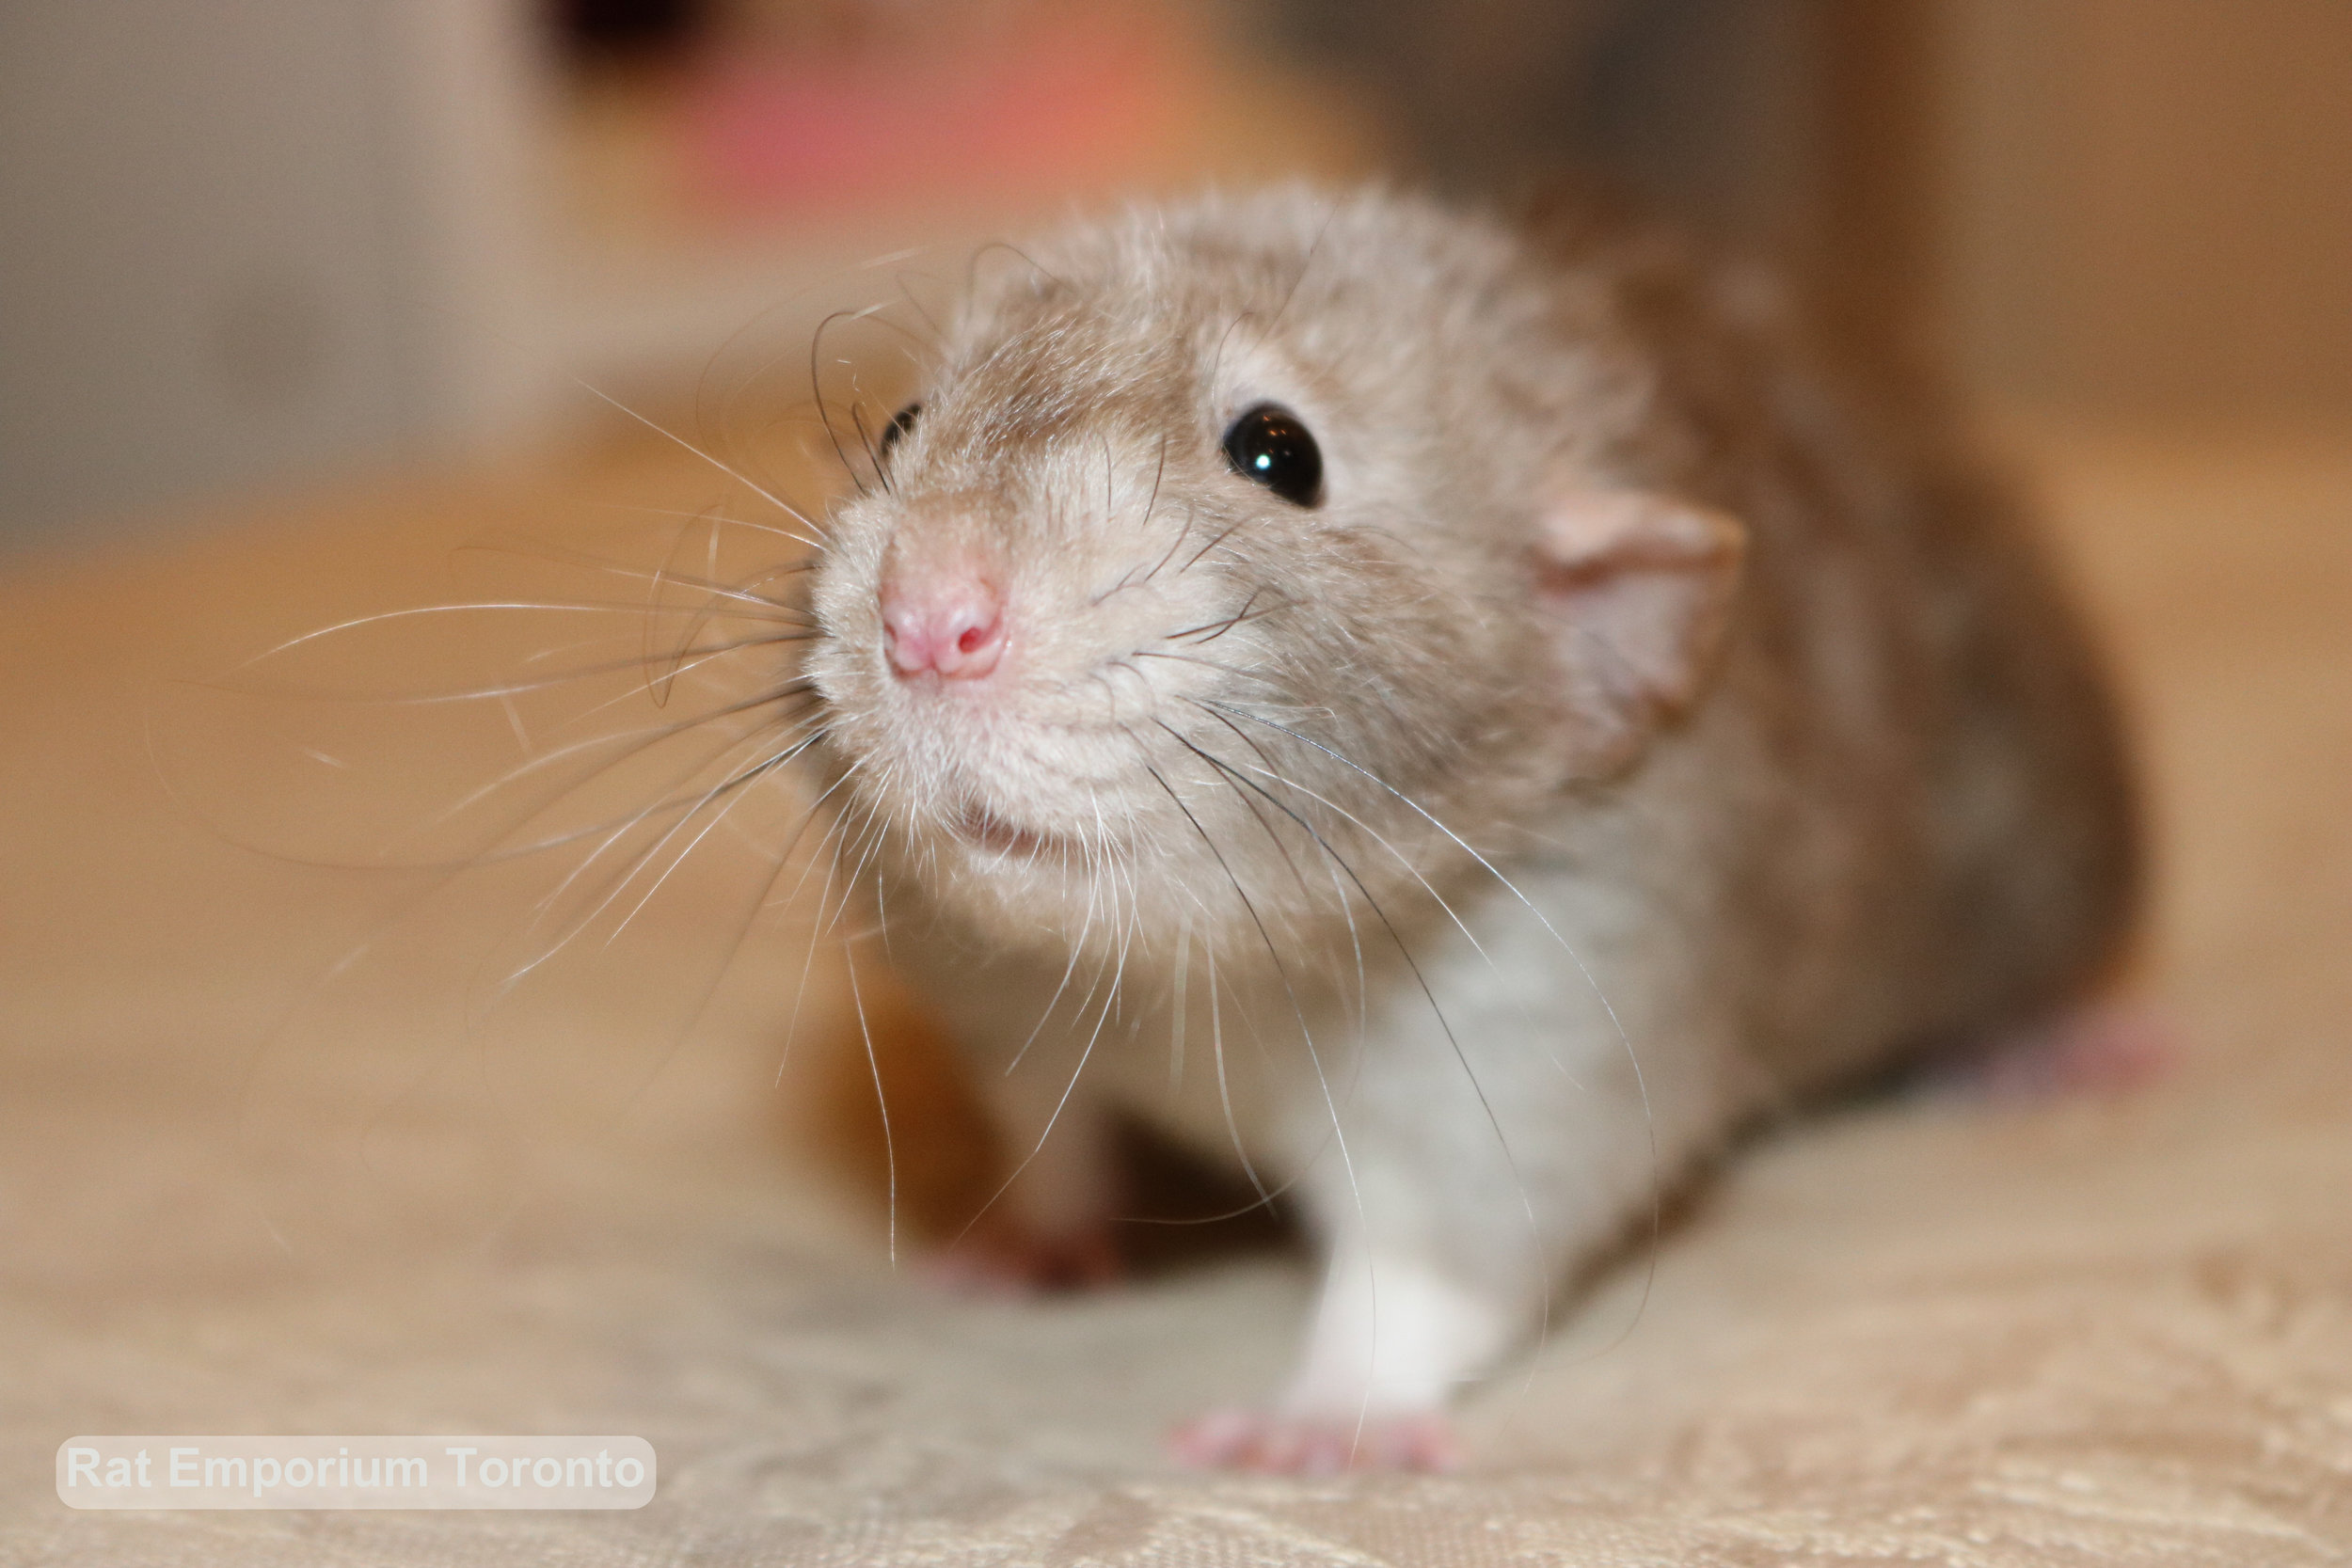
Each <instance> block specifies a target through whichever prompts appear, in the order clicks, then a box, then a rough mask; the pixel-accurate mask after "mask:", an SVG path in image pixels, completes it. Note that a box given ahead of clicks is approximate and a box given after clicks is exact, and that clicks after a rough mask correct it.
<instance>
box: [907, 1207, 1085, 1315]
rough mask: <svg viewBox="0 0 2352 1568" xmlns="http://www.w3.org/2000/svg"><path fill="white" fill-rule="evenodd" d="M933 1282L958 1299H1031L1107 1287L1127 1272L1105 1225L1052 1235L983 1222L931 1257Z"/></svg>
mask: <svg viewBox="0 0 2352 1568" xmlns="http://www.w3.org/2000/svg"><path fill="white" fill-rule="evenodd" d="M926 1272H927V1273H928V1274H929V1275H930V1277H931V1279H932V1280H933V1281H934V1282H936V1283H937V1284H939V1285H941V1286H943V1287H944V1288H946V1289H947V1290H949V1291H955V1292H956V1293H958V1294H960V1295H972V1296H999V1297H1009V1296H1031V1295H1042V1294H1047V1293H1051V1292H1054V1291H1080V1290H1089V1289H1091V1288H1093V1287H1096V1286H1101V1285H1109V1284H1112V1283H1115V1282H1116V1281H1117V1280H1119V1279H1120V1277H1121V1276H1122V1275H1124V1273H1125V1272H1126V1271H1125V1269H1124V1268H1123V1267H1122V1266H1121V1264H1120V1257H1119V1247H1118V1244H1117V1243H1115V1242H1114V1241H1113V1240H1112V1239H1111V1232H1110V1227H1108V1226H1107V1225H1102V1226H1091V1227H1087V1228H1085V1229H1081V1230H1074V1231H1071V1232H1069V1233H1068V1234H1065V1235H1055V1236H1048V1235H1044V1234H1042V1233H1041V1232H1038V1231H1034V1230H1030V1229H1027V1228H1025V1227H1022V1226H1020V1225H1017V1224H1014V1223H1012V1222H1010V1221H1001V1222H1000V1221H992V1220H987V1219H983V1220H982V1221H980V1223H978V1224H977V1225H975V1226H974V1227H972V1228H971V1229H970V1230H969V1231H967V1232H965V1233H964V1235H963V1236H962V1237H961V1238H960V1239H959V1240H958V1241H956V1243H954V1244H953V1245H951V1246H950V1247H949V1248H948V1249H947V1250H946V1252H944V1253H942V1254H940V1255H939V1256H938V1257H936V1258H934V1259H930V1263H929V1265H928V1268H927V1270H926Z"/></svg>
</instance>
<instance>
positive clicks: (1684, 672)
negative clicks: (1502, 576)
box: [1534, 484, 1747, 752]
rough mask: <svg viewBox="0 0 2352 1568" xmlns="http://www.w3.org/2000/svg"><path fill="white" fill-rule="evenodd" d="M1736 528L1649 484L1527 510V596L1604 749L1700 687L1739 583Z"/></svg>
mask: <svg viewBox="0 0 2352 1568" xmlns="http://www.w3.org/2000/svg"><path fill="white" fill-rule="evenodd" d="M1746 549H1747V530H1746V529H1745V528H1743V527H1741V526H1740V523H1739V521H1738V520H1737V519H1736V518H1733V517H1731V516H1730V515H1727V514H1724V513H1722V512H1718V511H1716V510H1714V509H1713V508H1711V507H1708V506H1703V505H1700V504H1698V503H1697V502H1694V501H1689V500H1684V499H1681V498H1680V497H1677V496H1672V495H1668V494H1665V493H1663V492H1661V491H1654V490H1634V489H1613V488H1606V487H1602V486H1597V485H1591V484H1585V485H1578V486H1572V487H1567V488H1563V489H1561V490H1558V491H1555V492H1554V493H1553V494H1552V496H1551V497H1550V498H1549V504H1548V505H1547V506H1546V507H1545V508H1544V510H1543V512H1542V513H1541V514H1540V515H1539V516H1538V518H1537V533H1536V539H1535V550H1534V557H1535V569H1536V592H1537V597H1538V599H1539V601H1540V602H1541V603H1542V605H1543V606H1544V608H1545V609H1546V610H1549V612H1550V613H1551V615H1552V616H1553V618H1554V621H1555V630H1554V634H1553V635H1554V638H1555V641H1556V643H1557V646H1558V648H1559V650H1560V657H1561V661H1562V663H1563V664H1564V665H1565V667H1566V669H1567V671H1568V673H1569V674H1570V678H1571V679H1572V680H1574V681H1575V683H1576V686H1577V689H1578V691H1577V695H1578V698H1579V702H1580V705H1583V706H1587V707H1597V709H1598V710H1599V711H1597V712H1592V713H1590V715H1589V717H1590V718H1591V719H1592V720H1594V721H1597V731H1598V732H1599V733H1597V734H1595V735H1594V736H1591V737H1590V738H1592V739H1593V740H1595V741H1597V742H1599V743H1600V746H1599V749H1600V750H1601V751H1602V752H1619V751H1621V750H1622V749H1623V748H1624V747H1625V746H1626V745H1627V744H1629V743H1638V739H1639V737H1640V736H1641V735H1642V734H1643V733H1644V732H1645V731H1646V730H1647V729H1648V728H1649V726H1650V724H1651V722H1652V721H1656V720H1659V719H1663V718H1667V717H1670V716H1672V715H1674V714H1676V713H1677V712H1679V711H1681V710H1682V709H1683V708H1684V707H1686V706H1688V705H1689V704H1690V703H1691V701H1692V699H1693V698H1695V697H1696V696H1697V695H1698V694H1699V691H1700V689H1701V688H1702V687H1703V686H1704V685H1705V684H1706V680H1707V676H1708V672H1709V670H1710V669H1711V668H1712V667H1713V664H1714V661H1715V655H1716V653H1717V651H1718V650H1719V649H1720V648H1721V646H1722V643H1723V640H1724V631H1725V629H1726V628H1727V627H1728V626H1729V625H1730V621H1731V607H1732V600H1733V597H1734V595H1735V594H1736V593H1737V591H1738V589H1739V586H1740V560H1741V558H1742V557H1743V556H1744V555H1745V553H1746Z"/></svg>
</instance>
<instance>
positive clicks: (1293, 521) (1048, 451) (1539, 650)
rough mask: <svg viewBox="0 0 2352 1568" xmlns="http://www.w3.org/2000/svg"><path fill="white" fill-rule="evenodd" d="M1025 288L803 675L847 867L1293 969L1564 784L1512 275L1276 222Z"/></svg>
mask: <svg viewBox="0 0 2352 1568" xmlns="http://www.w3.org/2000/svg"><path fill="white" fill-rule="evenodd" d="M1035 257H1036V260H1035V262H1034V264H1027V263H1026V262H1025V261H1024V262H1023V263H1013V262H1010V261H1008V262H1007V263H1006V264H1005V265H1004V266H1003V267H1002V268H1000V269H998V271H997V276H996V277H995V280H994V281H993V283H984V284H982V285H979V286H978V287H977V289H976V292H975V294H974V296H973V297H972V298H971V299H970V300H969V301H968V302H967V304H966V306H965V308H964V309H963V310H962V312H961V316H960V317H959V319H958V320H957V321H956V322H955V323H954V324H953V325H951V326H950V328H949V331H948V334H947V339H948V341H947V345H946V352H945V354H944V355H943V356H942V357H941V360H940V362H939V363H938V365H937V367H936V369H935V370H934V371H933V372H931V374H930V377H929V378H928V381H927V384H926V385H925V386H924V387H923V388H922V389H921V392H920V396H919V398H918V400H917V401H916V402H914V403H913V404H910V405H909V406H908V407H907V408H906V409H905V410H904V411H903V412H902V413H901V414H900V415H899V417H898V420H895V421H894V422H893V424H892V425H891V426H890V428H889V430H888V432H887V433H886V435H885V436H884V437H883V438H882V441H881V442H880V443H878V445H879V448H880V456H879V460H878V472H877V473H876V475H875V476H874V478H873V479H872V481H871V482H870V483H868V485H867V487H866V492H865V493H863V494H861V495H860V496H858V497H857V498H856V499H852V500H850V501H849V502H847V503H846V504H845V505H843V506H842V507H841V508H840V509H839V510H838V512H837V513H836V515H835V517H834V527H833V529H832V531H831V538H830V540H829V544H828V547H827V550H826V554H825V558H824V560H823V561H822V562H821V563H820V566H819V570H818V577H817V580H816V587H815V608H816V610H817V613H818V620H819V623H820V626H821V630H822V637H821V639H820V640H819V641H818V643H817V644H816V645H815V647H814V649H813V651H812V653H811V656H810V659H809V665H808V673H809V674H810V675H811V677H812V678H813V679H814V681H815V683H816V685H817V687H818V690H819V691H820V693H821V694H822V696H823V697H824V699H825V700H826V703H827V705H828V709H829V712H828V717H827V739H826V745H827V747H828V748H829V750H830V752H831V754H832V756H833V758H834V764H835V766H836V768H837V769H838V771H839V772H840V773H841V774H842V775H843V777H842V779H841V781H840V783H839V784H838V791H839V799H840V800H842V802H843V804H844V808H845V813H846V815H847V816H848V817H849V819H850V834H851V838H852V840H853V841H854V840H855V838H856V835H857V833H858V832H859V831H860V830H861V829H863V828H866V827H867V826H869V825H872V826H879V827H880V828H881V829H882V832H883V835H884V836H883V839H882V842H883V844H884V845H885V847H886V857H887V863H892V864H895V865H896V866H898V867H899V868H901V869H903V870H905V871H906V872H908V873H910V874H912V875H914V876H915V877H917V878H918V879H920V880H921V881H922V883H923V884H924V886H925V888H926V889H927V894H928V896H929V897H930V900H931V901H932V902H934V903H935V904H939V905H943V906H945V907H947V908H949V909H953V910H958V911H961V912H962V913H963V914H965V915H967V916H968V917H971V918H972V919H974V920H976V921H978V922H982V923H985V924H986V926H987V927H989V928H990V929H992V930H993V931H994V932H996V933H997V934H998V935H999V937H1000V938H1001V939H1002V940H1009V941H1012V940H1021V939H1022V938H1023V937H1024V936H1025V934H1034V935H1035V936H1037V937H1039V938H1041V939H1047V940H1053V941H1056V942H1074V943H1076V944H1078V945H1081V946H1083V945H1086V944H1087V943H1088V942H1089V941H1090V940H1091V941H1094V942H1100V943H1106V944H1110V943H1119V942H1124V941H1127V940H1130V939H1132V937H1134V936H1135V935H1136V934H1137V933H1138V932H1140V933H1142V934H1143V935H1145V936H1146V937H1147V939H1148V938H1149V936H1150V934H1151V933H1152V932H1154V931H1173V930H1174V929H1176V928H1177V927H1179V926H1184V927H1195V928H1198V927H1207V928H1208V929H1210V930H1216V929H1219V928H1225V929H1231V930H1233V931H1236V932H1244V931H1248V930H1252V929H1255V930H1257V931H1260V932H1263V933H1265V938H1266V940H1268V941H1276V940H1279V936H1280V931H1281V928H1282V927H1290V928H1292V929H1303V928H1305V927H1310V926H1314V925H1323V926H1328V925H1330V924H1331V923H1333V922H1334V921H1336V920H1337V919H1338V918H1339V916H1340V912H1341V911H1342V908H1343V905H1346V904H1348V903H1350V902H1352V901H1359V900H1361V899H1366V898H1370V899H1374V900H1377V899H1378V898H1379V897H1380V896H1381V895H1382V894H1383V891H1384V890H1389V891H1395V890H1400V889H1404V888H1406V887H1410V886H1415V885H1420V884H1421V879H1422V878H1423V877H1434V876H1436V875H1439V874H1441V866H1442V863H1443V862H1444V861H1445V860H1446V859H1447V858H1448V857H1453V858H1456V859H1460V858H1466V857H1465V855H1464V851H1462V850H1461V848H1460V847H1459V846H1458V845H1455V844H1454V841H1453V836H1452V835H1453V834H1454V833H1459V834H1461V835H1462V836H1463V837H1465V838H1471V839H1475V838H1476V837H1477V836H1478V835H1480V834H1481V833H1482V832H1485V831H1486V829H1487V828H1488V827H1489V826H1490V825H1491V824H1492V822H1493V821H1495V820H1497V819H1498V818H1501V817H1506V816H1513V815H1517V814H1518V811H1519V808H1520V806H1521V805H1522V804H1523V797H1524V796H1525V795H1526V794H1527V792H1529V791H1530V790H1536V789H1543V788H1549V787H1552V786H1553V785H1555V784H1556V783H1557V778H1556V775H1557V773H1558V772H1559V764H1558V759H1557V755H1556V753H1557V752H1559V750H1560V748H1558V747H1555V746H1552V745H1550V744H1549V742H1548V740H1547V738H1546V733H1545V732H1546V730H1547V727H1548V726H1549V727H1554V728H1556V727H1557V724H1558V722H1559V721H1558V718H1557V712H1556V710H1557V707H1558V701H1557V698H1556V697H1555V696H1554V695H1553V689H1554V688H1555V687H1556V686H1557V682H1556V681H1552V680H1549V679H1548V678H1547V676H1546V674H1545V672H1546V671H1547V670H1548V669H1549V658H1548V655H1547V651H1546V645H1545V643H1544V640H1543V635H1542V632H1541V629H1540V627H1538V626H1536V625H1535V624H1534V620H1535V617H1534V612H1533V611H1532V610H1531V608H1530V606H1531V598H1532V594H1531V590H1530V587H1529V583H1528V573H1527V571H1526V568H1525V556H1526V553H1527V547H1528V546H1527V541H1528V539H1529V538H1530V537H1531V536H1532V531H1533V526H1534V525H1533V522H1532V518H1533V515H1534V503H1533V499H1532V498H1533V497H1534V494H1535V492H1536V490H1537V488H1538V486H1539V479H1540V474H1541V471H1542V470H1543V468H1544V466H1545V465H1546V464H1547V463H1549V462H1551V461H1552V460H1553V459H1554V456H1555V452H1554V451H1553V450H1552V448H1551V447H1550V446H1547V445H1546V444H1545V443H1544V442H1542V441H1540V440H1538V438H1537V437H1536V436H1534V434H1532V433H1531V432H1530V430H1529V428H1528V426H1529V424H1530V423H1531V421H1532V419H1533V415H1532V411H1531V409H1530V408H1529V407H1528V406H1526V404H1528V403H1529V402H1530V401H1531V400H1530V399H1528V398H1527V397H1526V396H1525V395H1524V389H1523V388H1514V387H1513V385H1512V384H1511V382H1510V381H1509V379H1508V378H1507V377H1504V376H1501V375H1498V374H1496V373H1493V372H1492V371H1491V369H1490V367H1491V366H1492V365H1493V364H1494V363H1495V361H1496V358H1497V357H1498V356H1501V355H1503V354H1505V353H1508V352H1509V350H1508V348H1507V346H1506V343H1507V341H1508V340H1510V339H1511V338H1512V337H1513V336H1514V335H1517V336H1518V340H1519V344H1520V346H1519V350H1518V352H1519V354H1520V356H1521V357H1524V356H1525V355H1526V352H1527V350H1526V346H1525V341H1526V337H1527V335H1528V334H1530V333H1532V332H1534V331H1536V330H1537V329H1538V327H1539V326H1540V322H1539V320H1538V318H1539V317H1540V314H1541V310H1542V301H1541V299H1540V298H1539V297H1537V296H1536V295H1535V294H1534V293H1530V292H1528V291H1526V290H1524V289H1518V291H1517V292H1515V291H1514V285H1512V284H1511V282H1510V279H1509V276H1508V267H1507V265H1506V260H1507V252H1505V251H1503V250H1502V248H1501V247H1500V242H1499V241H1498V240H1496V239H1495V238H1494V237H1493V236H1490V235H1488V234H1486V231H1484V230H1468V231H1467V234H1465V233H1463V232H1456V231H1454V230H1445V229H1440V228H1439V227H1438V226H1437V222H1436V220H1435V219H1434V217H1433V216H1432V215H1430V214H1424V213H1422V212H1421V211H1419V210H1418V209H1399V208H1395V207H1392V206H1385V205H1382V204H1379V203H1376V202H1358V203H1354V204H1348V205H1343V207H1341V208H1340V209H1339V210H1337V212H1336V213H1334V212H1333V211H1332V210H1330V209H1328V208H1324V209H1319V210H1310V209H1309V208H1308V207H1307V205H1306V204H1305V203H1302V202H1299V201H1297V200H1290V201H1287V202H1281V201H1276V202H1260V203H1257V204H1254V205H1249V206H1245V207H1240V208H1227V207H1217V206H1209V207H1203V208H1197V209H1193V210H1191V211H1189V212H1186V213H1184V214H1178V215H1177V216H1175V217H1173V218H1166V217H1162V218H1152V217H1146V216H1137V217H1135V218H1132V219H1130V220H1127V221H1126V222H1124V223H1121V224H1116V225H1112V226H1109V227H1098V228H1093V229H1084V230H1076V231H1074V232H1073V235H1072V236H1070V237H1069V238H1068V239H1066V240H1065V241H1063V242H1062V243H1061V244H1060V245H1057V246H1054V247H1050V248H1047V249H1044V250H1041V251H1039V252H1036V253H1035ZM1438 823H1443V824H1444V826H1443V828H1442V829H1441V828H1439V827H1438ZM1358 907H1359V908H1360V907H1361V905H1360V903H1359V904H1358ZM1250 940H1251V941H1253V942H1254V941H1256V940H1258V939H1256V938H1251V939H1250Z"/></svg>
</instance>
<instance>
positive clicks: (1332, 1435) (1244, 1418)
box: [1168, 1410, 1461, 1476]
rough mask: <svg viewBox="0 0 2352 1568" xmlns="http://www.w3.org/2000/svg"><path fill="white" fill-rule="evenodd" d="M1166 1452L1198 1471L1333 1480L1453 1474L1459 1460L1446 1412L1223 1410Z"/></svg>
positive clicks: (1174, 1440) (1175, 1439)
mask: <svg viewBox="0 0 2352 1568" xmlns="http://www.w3.org/2000/svg"><path fill="white" fill-rule="evenodd" d="M1168 1448H1169V1449H1170V1451H1171V1452H1173V1453H1174V1454H1175V1456H1176V1457H1177V1458H1178V1459H1179V1460H1181V1461H1183V1462H1184V1464H1186V1465H1192V1466H1193V1467H1194V1468H1196V1469H1202V1470H1211V1469H1226V1470H1254V1471H1257V1472H1258V1473H1260V1474H1262V1475H1285V1476H1327V1475H1336V1474H1338V1473H1339V1472H1340V1471H1342V1470H1422V1471H1440V1470H1451V1469H1454V1467H1456V1466H1457V1465H1459V1464H1460V1463H1461V1445H1460V1443H1459V1442H1458V1441H1457V1440H1456V1439H1455V1437H1454V1423H1453V1422H1452V1421H1451V1420H1449V1419H1447V1418H1446V1416H1445V1414H1444V1413H1443V1412H1442V1411H1437V1410H1417V1411H1413V1412H1410V1413H1409V1414H1405V1415H1388V1416H1371V1415H1368V1416H1365V1417H1363V1418H1360V1419H1359V1418H1356V1417H1353V1416H1285V1415H1281V1414H1279V1413H1278V1412H1275V1411H1270V1410H1218V1411H1213V1412H1211V1413H1210V1414H1208V1415H1206V1416H1203V1417H1201V1418H1200V1419H1199V1420H1195V1421H1188V1422H1186V1423H1185V1424H1184V1425H1183V1426H1181V1427H1178V1428H1177V1429H1176V1430H1175V1432H1173V1433H1170V1434H1169V1436H1168Z"/></svg>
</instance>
